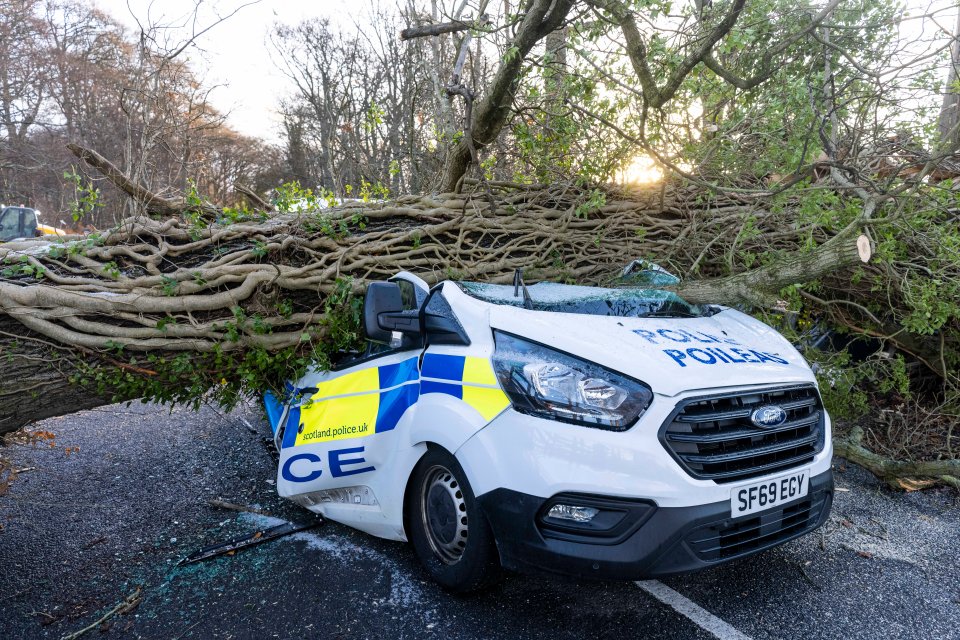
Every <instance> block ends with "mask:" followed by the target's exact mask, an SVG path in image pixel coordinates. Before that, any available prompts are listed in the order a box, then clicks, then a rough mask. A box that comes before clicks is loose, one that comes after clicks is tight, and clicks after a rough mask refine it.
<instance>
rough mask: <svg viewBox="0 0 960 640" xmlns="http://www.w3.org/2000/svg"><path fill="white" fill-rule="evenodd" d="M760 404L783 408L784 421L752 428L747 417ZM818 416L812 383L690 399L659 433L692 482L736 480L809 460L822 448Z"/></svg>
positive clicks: (819, 407) (818, 404)
mask: <svg viewBox="0 0 960 640" xmlns="http://www.w3.org/2000/svg"><path fill="white" fill-rule="evenodd" d="M764 405H776V406H779V407H781V408H782V409H784V410H785V411H786V413H787V420H786V422H784V423H783V424H781V425H779V426H776V427H773V428H759V427H756V426H754V424H753V423H752V422H751V421H750V414H751V413H753V411H754V409H757V408H759V407H762V406H764ZM823 415H824V414H823V405H822V403H821V402H820V395H819V394H818V393H817V390H816V388H814V387H813V386H812V385H805V386H795V387H782V388H778V389H767V390H761V391H748V392H740V393H733V394H725V395H716V396H708V397H702V398H690V399H688V400H685V401H683V402H681V403H680V404H679V405H678V406H677V409H676V410H675V411H674V412H673V414H672V415H671V417H670V418H669V419H668V420H667V422H666V423H665V424H664V426H663V427H662V428H661V429H660V441H661V442H662V443H663V446H664V447H666V449H667V451H669V452H670V453H671V454H672V455H673V457H674V458H675V459H676V460H677V462H679V463H680V465H681V466H682V467H683V468H684V469H685V470H686V471H687V473H689V474H690V475H692V476H693V477H694V478H699V479H702V480H714V481H716V482H718V483H723V482H736V481H738V480H744V479H746V478H753V477H756V476H762V475H767V474H769V473H775V472H777V471H781V470H784V469H789V468H790V467H795V466H797V465H800V464H804V463H806V462H810V461H811V460H813V457H814V456H815V455H816V454H817V453H819V452H820V451H821V450H822V449H823V446H824V438H823V431H824V426H823V425H824V417H823Z"/></svg>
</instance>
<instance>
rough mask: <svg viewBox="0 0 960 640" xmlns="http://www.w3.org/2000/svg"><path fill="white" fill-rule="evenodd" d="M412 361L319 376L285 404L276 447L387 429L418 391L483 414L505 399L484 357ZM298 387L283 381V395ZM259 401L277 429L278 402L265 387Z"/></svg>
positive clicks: (431, 356)
mask: <svg viewBox="0 0 960 640" xmlns="http://www.w3.org/2000/svg"><path fill="white" fill-rule="evenodd" d="M417 363H418V358H417V357H412V358H408V359H406V360H403V361H401V362H398V363H395V364H388V365H383V366H380V367H370V368H368V369H360V370H358V371H353V372H350V373H347V374H344V375H342V376H339V377H337V378H334V379H332V380H327V381H325V382H321V383H320V384H319V385H317V391H316V392H315V393H313V394H312V396H311V397H310V401H309V402H308V403H307V404H305V405H304V406H302V407H293V406H291V407H290V410H289V413H288V416H287V421H286V424H287V428H286V429H285V431H284V434H283V442H282V443H281V448H287V447H293V446H298V445H301V444H311V443H316V442H329V441H332V440H341V439H346V438H362V437H365V436H369V435H373V434H375V433H384V432H386V431H391V430H392V429H394V428H395V427H396V426H397V423H399V422H400V418H401V417H402V416H403V414H404V412H405V411H406V410H407V409H409V408H410V407H411V406H413V405H415V404H416V402H417V400H418V398H419V397H420V395H421V394H427V393H445V394H447V395H451V396H453V397H455V398H459V399H460V400H463V401H464V402H465V403H467V404H468V405H470V406H471V407H473V408H474V409H476V410H477V412H478V413H479V414H480V415H481V416H483V418H484V419H485V420H491V419H493V418H494V417H495V416H496V415H497V414H498V413H500V412H501V411H503V410H504V409H505V408H506V407H507V406H508V405H509V404H510V401H509V399H508V398H507V396H506V394H505V393H503V391H502V390H501V389H500V387H499V385H498V384H497V379H496V375H495V374H494V372H493V368H492V367H491V365H490V361H489V360H488V359H486V358H478V357H473V356H451V355H441V354H426V355H425V356H424V357H423V365H422V371H418V370H417ZM297 391H298V390H297V389H294V388H293V387H292V386H289V385H288V390H287V392H288V394H289V395H288V397H293V396H295V395H296V392H297ZM264 404H265V405H266V409H267V415H268V417H269V418H270V423H271V425H272V426H273V428H274V431H276V429H277V423H278V422H279V418H280V414H281V413H282V406H281V405H280V403H279V402H278V401H277V399H276V398H275V397H274V396H273V395H272V394H270V393H269V392H268V393H266V394H264ZM274 414H276V415H274ZM298 427H299V428H298Z"/></svg>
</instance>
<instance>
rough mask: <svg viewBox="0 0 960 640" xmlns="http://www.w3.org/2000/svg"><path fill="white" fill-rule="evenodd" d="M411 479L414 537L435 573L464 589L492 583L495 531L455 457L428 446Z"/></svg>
mask: <svg viewBox="0 0 960 640" xmlns="http://www.w3.org/2000/svg"><path fill="white" fill-rule="evenodd" d="M412 483H413V484H412V489H413V492H412V495H411V496H410V497H411V500H410V504H409V506H410V518H409V520H408V523H409V526H410V541H411V542H412V543H413V548H414V550H415V551H416V553H417V557H418V558H419V559H420V562H421V563H422V564H423V566H424V568H426V570H427V573H429V574H430V577H431V578H433V579H434V580H435V581H437V582H438V583H440V584H441V585H442V586H444V587H446V588H447V589H450V590H451V591H457V592H461V593H464V592H468V591H474V590H476V589H480V588H482V587H485V586H487V585H489V584H490V583H491V582H493V581H494V580H495V579H496V578H497V577H498V576H499V574H500V562H499V557H498V555H497V549H496V545H495V543H494V539H493V533H492V532H491V531H490V525H489V524H488V523H487V520H486V518H485V517H484V515H483V514H482V513H481V512H480V506H479V505H478V504H477V501H476V497H475V496H474V495H473V490H472V489H471V488H470V483H469V482H468V481H467V476H466V474H465V473H464V472H463V469H462V468H461V467H460V464H459V463H458V462H457V460H456V458H454V457H453V456H451V455H450V454H448V453H446V452H445V451H437V450H434V449H431V450H429V451H428V452H427V453H426V454H425V455H424V456H423V458H422V459H421V460H420V462H419V463H418V464H417V466H416V468H415V469H414V471H413V480H412Z"/></svg>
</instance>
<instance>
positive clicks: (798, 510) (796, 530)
mask: <svg viewBox="0 0 960 640" xmlns="http://www.w3.org/2000/svg"><path fill="white" fill-rule="evenodd" d="M829 496H830V494H829V492H828V491H819V492H817V493H816V494H814V495H812V496H808V497H807V498H805V499H803V500H801V501H800V502H797V503H796V504H792V505H789V506H787V507H780V508H778V509H771V510H770V511H764V512H763V513H759V514H757V515H755V516H751V517H748V518H743V519H738V520H734V521H730V520H726V521H724V522H721V523H715V524H711V525H707V526H705V527H701V528H699V529H696V530H694V531H693V532H692V533H690V535H688V536H687V542H688V543H689V545H690V547H691V548H692V549H693V551H694V553H696V554H697V556H698V557H699V558H700V559H701V560H707V561H717V560H724V559H727V558H733V557H735V556H739V555H742V554H745V553H750V552H752V551H759V550H761V549H766V548H768V547H772V546H774V545H777V544H780V543H781V542H784V541H786V540H789V539H791V538H796V537H797V536H800V535H802V534H804V533H806V532H807V531H810V530H811V529H813V528H814V527H816V526H817V523H818V522H819V521H820V517H821V515H822V513H823V508H824V504H825V503H826V501H827V499H828V498H829Z"/></svg>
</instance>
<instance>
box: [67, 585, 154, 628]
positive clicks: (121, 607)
mask: <svg viewBox="0 0 960 640" xmlns="http://www.w3.org/2000/svg"><path fill="white" fill-rule="evenodd" d="M142 592H143V587H137V588H136V590H135V591H134V592H133V593H131V594H130V595H128V596H127V597H126V598H124V599H123V602H121V603H119V604H118V605H117V606H115V607H114V608H113V609H111V610H110V611H108V612H106V613H105V614H103V616H102V617H101V618H100V619H99V620H97V621H96V622H94V623H93V624H90V625H88V626H86V627H84V628H83V629H80V630H79V631H74V632H73V633H68V634H67V635H65V636H63V637H62V638H60V640H76V639H77V638H79V637H80V636H82V635H83V634H85V633H86V632H88V631H92V630H94V629H96V628H97V627H98V626H100V625H101V624H103V623H104V622H106V621H107V620H109V619H110V618H112V617H113V616H115V615H122V614H124V613H129V612H130V611H133V610H134V609H136V608H137V606H138V605H139V604H140V601H141V600H142V599H143V597H142V596H141V595H140V594H141V593H142Z"/></svg>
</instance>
